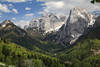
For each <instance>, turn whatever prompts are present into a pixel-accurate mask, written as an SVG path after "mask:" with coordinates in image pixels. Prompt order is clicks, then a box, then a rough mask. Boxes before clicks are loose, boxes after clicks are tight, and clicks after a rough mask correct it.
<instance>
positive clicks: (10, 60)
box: [0, 40, 65, 67]
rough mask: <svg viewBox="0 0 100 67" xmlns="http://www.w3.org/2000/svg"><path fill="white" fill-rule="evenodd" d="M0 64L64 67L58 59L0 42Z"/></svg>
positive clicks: (16, 66) (30, 66)
mask: <svg viewBox="0 0 100 67" xmlns="http://www.w3.org/2000/svg"><path fill="white" fill-rule="evenodd" d="M0 62H3V63H5V64H6V66H8V65H13V66H14V67H65V66H64V64H63V63H61V62H60V60H59V59H57V58H55V57H51V56H48V55H44V54H41V53H38V52H34V51H29V50H27V49H25V48H23V47H21V46H18V45H16V44H14V43H11V42H4V41H3V40H0Z"/></svg>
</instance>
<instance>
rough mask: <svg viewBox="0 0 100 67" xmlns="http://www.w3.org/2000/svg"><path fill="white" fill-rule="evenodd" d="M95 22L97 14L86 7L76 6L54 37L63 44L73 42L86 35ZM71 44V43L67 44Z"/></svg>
mask: <svg viewBox="0 0 100 67" xmlns="http://www.w3.org/2000/svg"><path fill="white" fill-rule="evenodd" d="M94 23H95V16H94V15H93V14H91V13H89V12H88V11H87V10H85V9H81V8H74V9H72V10H71V11H70V14H69V17H68V19H67V21H66V23H65V24H64V25H63V26H62V27H61V28H60V29H59V30H58V31H57V32H56V35H55V37H54V38H53V39H52V40H54V39H55V41H56V42H57V43H60V44H62V45H67V44H73V43H74V42H76V40H77V39H78V38H79V37H80V36H82V35H85V34H86V33H87V32H88V31H89V29H91V28H92V27H93V25H94ZM67 46H69V45H67Z"/></svg>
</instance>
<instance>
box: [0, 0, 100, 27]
mask: <svg viewBox="0 0 100 67" xmlns="http://www.w3.org/2000/svg"><path fill="white" fill-rule="evenodd" d="M75 7H80V8H85V9H87V10H88V11H90V12H93V11H95V10H97V11H99V10H100V5H99V6H97V5H94V4H91V3H90V0H1V1H0V22H2V21H3V20H5V19H10V20H12V21H13V22H14V23H15V24H17V25H20V26H24V25H27V24H28V23H29V22H30V21H31V20H32V18H36V17H40V16H41V14H44V13H55V14H58V15H66V16H68V15H69V11H70V9H73V8H75Z"/></svg>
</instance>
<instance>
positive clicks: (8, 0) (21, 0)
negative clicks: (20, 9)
mask: <svg viewBox="0 0 100 67" xmlns="http://www.w3.org/2000/svg"><path fill="white" fill-rule="evenodd" d="M4 1H7V2H13V3H18V2H26V1H27V0H4Z"/></svg>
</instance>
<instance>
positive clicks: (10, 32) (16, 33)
mask: <svg viewBox="0 0 100 67" xmlns="http://www.w3.org/2000/svg"><path fill="white" fill-rule="evenodd" d="M0 38H2V39H4V40H5V41H6V40H9V41H11V42H14V43H16V44H19V45H21V46H23V47H26V48H28V49H33V45H34V44H36V43H38V42H37V41H36V40H35V39H33V38H32V37H30V36H29V35H28V34H27V32H26V31H25V30H23V29H21V28H19V27H18V26H16V25H15V24H14V23H13V22H11V21H10V20H5V21H4V22H2V23H1V24H0Z"/></svg>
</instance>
